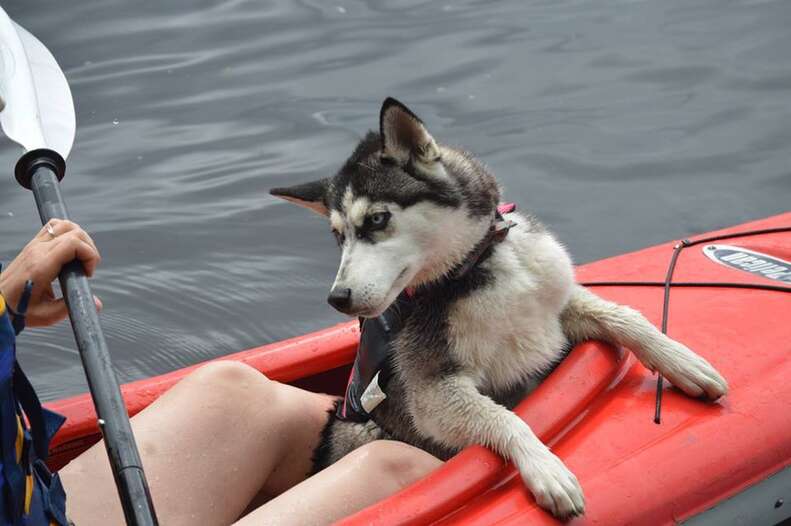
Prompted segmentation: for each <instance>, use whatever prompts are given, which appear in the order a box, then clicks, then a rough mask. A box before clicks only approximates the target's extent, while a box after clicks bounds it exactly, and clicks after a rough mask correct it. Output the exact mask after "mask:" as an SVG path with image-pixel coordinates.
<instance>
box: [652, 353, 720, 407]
mask: <svg viewBox="0 0 791 526" xmlns="http://www.w3.org/2000/svg"><path fill="white" fill-rule="evenodd" d="M653 362H654V363H653V364H650V365H653V367H652V369H655V370H656V371H658V372H659V373H660V374H661V375H662V376H664V377H666V378H667V379H668V380H670V382H671V383H672V384H673V385H675V386H676V387H678V388H679V389H681V390H682V391H684V392H685V393H686V394H687V395H689V396H692V397H701V396H705V397H706V398H708V399H710V400H716V399H718V398H720V397H721V396H725V395H726V394H727V393H728V382H726V381H725V378H723V377H722V375H720V373H718V372H717V370H716V369H714V367H712V366H711V364H709V362H707V361H706V360H704V359H703V358H701V357H700V356H698V355H697V354H695V353H694V352H692V351H690V350H689V349H688V348H687V347H686V346H685V345H683V344H681V343H679V342H677V341H675V340H671V339H670V338H666V339H665V341H664V342H663V345H662V350H661V352H658V353H657V354H656V359H655V360H653ZM650 365H649V366H650Z"/></svg>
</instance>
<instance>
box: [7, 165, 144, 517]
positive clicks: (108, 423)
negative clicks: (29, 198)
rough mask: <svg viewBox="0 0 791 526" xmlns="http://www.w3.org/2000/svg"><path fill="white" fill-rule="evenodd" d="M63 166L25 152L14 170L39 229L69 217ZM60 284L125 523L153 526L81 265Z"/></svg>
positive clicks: (68, 269)
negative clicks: (29, 192)
mask: <svg viewBox="0 0 791 526" xmlns="http://www.w3.org/2000/svg"><path fill="white" fill-rule="evenodd" d="M36 154H38V155H36ZM64 165H65V163H64V162H63V159H62V158H61V157H60V156H59V155H58V154H56V153H55V152H52V151H51V150H34V151H32V152H29V153H28V154H26V155H25V156H24V157H23V158H22V159H20V163H19V165H17V179H18V180H19V182H20V183H21V184H22V185H23V186H25V187H26V188H29V189H31V190H32V191H33V195H34V196H35V199H36V205H37V206H38V213H39V216H41V224H42V225H44V224H46V223H47V222H48V221H49V220H50V219H68V217H69V215H68V213H67V211H66V204H65V203H64V202H63V197H62V196H61V193H60V179H62V178H63V169H64V168H65V166H64ZM59 280H60V286H61V290H62V291H63V297H64V298H65V300H66V305H67V307H68V309H69V318H70V319H71V326H72V329H73V330H74V338H75V339H76V341H77V348H78V349H79V351H80V358H81V359H82V364H83V368H84V369H85V376H86V377H87V379H88V386H89V388H90V390H91V397H92V398H93V403H94V406H95V407H96V414H97V416H98V418H99V420H98V423H99V428H100V429H101V432H102V435H103V436H104V444H105V447H106V448H107V456H108V457H109V458H110V466H111V467H112V471H113V477H114V478H115V484H116V486H117V488H118V494H119V496H120V498H121V505H122V506H123V509H124V516H125V518H126V523H127V524H128V525H133V526H154V525H157V524H158V521H157V517H156V512H155V511H154V505H153V503H152V501H151V493H150V492H149V489H148V482H147V481H146V477H145V473H144V472H143V467H142V463H141V461H140V454H139V453H138V450H137V445H136V444H135V438H134V435H132V427H131V425H130V424H129V416H128V414H127V412H126V406H125V405H124V401H123V398H122V397H121V389H120V387H119V385H118V378H117V377H116V376H115V372H114V371H113V367H112V364H111V363H110V353H109V351H108V349H107V342H106V341H105V339H104V333H103V332H102V327H101V325H100V324H99V315H98V313H97V312H96V305H95V303H94V299H93V293H92V292H91V286H90V284H89V283H88V278H87V277H85V270H84V269H83V267H82V264H81V263H80V262H79V261H78V260H74V261H72V262H70V263H68V264H66V265H65V266H64V267H63V269H62V270H61V272H60V275H59Z"/></svg>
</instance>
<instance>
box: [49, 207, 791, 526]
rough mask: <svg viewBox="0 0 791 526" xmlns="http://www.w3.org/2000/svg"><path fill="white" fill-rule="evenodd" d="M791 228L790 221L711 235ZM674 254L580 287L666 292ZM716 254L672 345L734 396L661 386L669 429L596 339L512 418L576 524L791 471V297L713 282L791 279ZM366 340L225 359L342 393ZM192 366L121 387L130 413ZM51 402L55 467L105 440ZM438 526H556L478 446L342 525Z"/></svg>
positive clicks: (308, 339)
mask: <svg viewBox="0 0 791 526" xmlns="http://www.w3.org/2000/svg"><path fill="white" fill-rule="evenodd" d="M788 226H791V213H786V214H781V215H778V216H774V217H770V218H767V219H764V220H760V221H755V222H752V223H747V224H744V225H739V226H736V227H732V228H729V229H725V230H722V231H719V232H715V233H709V234H705V235H706V236H710V235H714V234H717V235H719V234H730V233H734V232H745V231H752V230H763V229H773V228H778V227H788ZM722 243H727V245H728V246H730V247H736V248H741V249H744V250H745V251H752V253H754V254H759V255H760V254H763V255H766V256H767V257H771V258H773V261H774V263H775V264H776V265H780V266H782V263H783V262H788V261H791V232H772V233H766V234H762V235H749V236H748V235H746V236H741V237H736V238H732V239H729V240H727V242H724V241H723V242H720V244H722ZM675 245H676V244H675V243H666V244H662V245H658V246H656V247H651V248H647V249H644V250H640V251H637V252H634V253H631V254H625V255H622V256H617V257H614V258H608V259H605V260H601V261H597V262H594V263H590V264H587V265H583V266H580V267H578V269H577V278H578V280H579V281H580V282H583V283H584V282H662V281H664V279H665V274H666V272H667V267H668V263H669V261H670V258H671V255H672V253H673V249H674V246H675ZM708 246H709V244H706V245H700V246H691V247H689V248H687V249H685V250H683V251H682V253H681V254H680V256H679V258H678V263H677V266H676V269H675V273H674V281H675V282H684V283H707V284H709V286H705V287H701V286H694V287H684V288H680V287H679V288H672V291H671V295H670V304H669V309H668V320H667V321H668V334H669V335H670V336H671V337H673V338H675V339H677V340H679V341H681V342H683V343H684V344H686V345H687V346H688V347H690V348H691V349H693V350H694V351H695V352H697V353H699V354H700V355H701V356H703V357H704V358H706V359H707V360H708V361H709V362H710V363H712V365H714V366H715V367H716V368H717V369H718V370H719V371H720V372H721V373H722V374H723V375H724V376H725V377H726V378H727V379H728V381H729V384H730V389H731V391H730V393H729V394H728V396H726V397H725V398H724V399H723V400H720V401H718V402H716V403H705V402H703V401H700V400H694V399H690V398H688V397H686V396H684V395H683V394H682V393H680V392H679V391H677V390H676V389H674V388H672V386H668V385H665V389H664V391H663V395H664V396H663V410H662V422H661V424H659V425H657V424H655V423H654V421H653V416H654V400H655V398H654V395H655V386H656V377H655V376H654V375H652V373H651V372H650V371H648V370H646V369H645V368H644V367H643V366H642V365H640V364H639V363H637V362H636V360H634V358H633V357H632V356H631V355H630V354H629V353H627V352H626V351H625V350H623V349H615V348H612V347H610V346H608V345H605V344H603V343H601V342H587V343H584V344H582V345H579V346H577V347H576V348H575V349H574V350H573V351H572V352H571V353H570V355H569V356H568V357H567V358H566V360H564V362H563V363H561V365H560V366H558V368H557V369H556V370H555V371H554V372H553V373H552V374H551V375H550V376H549V377H548V378H547V379H546V381H545V382H544V383H542V385H541V386H539V388H538V389H537V390H536V391H535V392H533V393H532V394H531V395H530V396H528V397H527V398H526V399H525V400H524V401H523V402H522V403H521V404H519V405H518V406H517V408H516V409H515V411H516V412H517V414H518V415H519V416H520V417H522V418H523V419H525V420H526V421H527V422H528V423H529V424H530V425H531V427H532V428H533V430H534V431H535V432H536V434H537V435H538V436H540V437H541V439H542V440H544V441H545V442H546V443H548V444H550V446H551V447H552V449H553V451H554V452H555V453H556V454H558V456H560V457H561V458H562V459H563V460H564V462H565V463H566V464H567V465H568V466H569V468H570V469H571V470H572V471H573V472H574V473H575V474H576V475H577V477H578V478H579V480H580V483H581V484H582V487H583V490H584V491H585V495H586V514H585V516H584V517H581V518H578V519H575V520H574V521H573V522H574V523H575V524H576V523H579V524H607V525H609V524H647V523H650V524H675V523H677V522H679V521H683V520H685V519H687V518H690V517H693V516H695V515H697V514H699V513H701V512H703V511H704V510H707V509H708V508H711V507H712V506H714V505H716V504H717V503H720V502H722V501H723V500H724V499H726V498H728V497H731V496H733V495H735V494H738V493H739V492H741V491H743V490H745V489H746V488H748V487H750V486H752V485H754V484H756V483H758V482H760V481H762V480H765V479H767V478H768V477H769V476H771V475H772V474H775V473H779V472H782V471H783V470H784V469H786V468H789V466H791V413H790V412H789V411H788V410H787V402H786V401H787V400H789V399H791V382H788V378H791V361H789V360H788V357H789V354H791V324H789V323H788V320H789V314H791V294H787V293H783V292H782V291H773V290H765V289H764V290H760V289H750V288H732V287H731V288H728V287H723V286H715V285H714V283H730V284H733V283H735V284H741V285H764V286H767V285H771V286H781V287H782V286H787V287H789V288H791V284H789V283H786V282H784V281H782V279H779V280H778V279H777V278H771V277H768V275H769V274H770V271H771V270H772V268H771V267H767V266H766V265H767V264H768V263H765V264H762V263H761V261H751V260H746V259H744V258H742V259H738V257H736V256H733V257H732V258H731V263H733V262H734V261H735V262H736V263H734V264H726V263H728V262H727V261H726V262H725V263H722V262H719V261H716V260H714V259H712V258H711V257H710V256H711V252H713V251H714V250H715V249H713V248H707V247H708ZM706 250H708V253H707V252H706ZM729 257H730V256H729ZM745 257H746V256H745ZM734 258H735V259H734ZM778 262H779V263H778ZM737 263H738V264H737ZM748 263H749V264H748ZM739 265H741V267H740V266H739ZM748 268H749V269H752V271H748V270H747V269H748ZM755 269H758V271H755ZM761 269H764V273H763V274H761V272H760V270H761ZM766 269H769V270H766ZM789 270H791V267H789ZM778 272H779V273H781V271H776V272H775V274H778ZM778 275H779V274H778ZM594 290H595V291H596V292H597V293H598V294H600V295H602V296H603V297H605V298H607V299H610V300H613V301H617V302H619V303H623V304H626V305H630V306H632V307H634V308H636V309H637V310H639V311H641V312H642V313H643V314H644V315H645V316H646V317H647V318H648V319H649V320H651V321H652V322H653V323H654V324H656V325H657V326H660V324H661V319H662V308H663V295H664V290H663V288H662V287H656V286H648V285H647V286H634V285H629V286H627V285H623V286H617V285H607V286H596V287H594ZM786 292H787V291H786ZM783 320H785V322H783ZM358 339H359V332H358V330H357V323H356V322H349V323H345V324H340V325H337V326H335V327H331V328H328V329H324V330H322V331H318V332H315V333H311V334H307V335H304V336H299V337H296V338H293V339H289V340H285V341H282V342H277V343H273V344H270V345H265V346H263V347H258V348H255V349H250V350H247V351H243V352H241V353H237V354H234V355H230V356H226V357H224V358H222V359H223V360H236V361H241V362H244V363H247V364H249V365H250V366H252V367H254V368H256V369H258V370H259V371H262V372H263V373H265V374H266V375H267V376H268V377H270V378H272V379H274V380H278V381H282V382H288V383H293V384H296V385H299V386H301V387H304V388H307V389H311V390H315V391H322V392H330V393H335V394H341V393H342V392H343V389H344V387H345V385H346V378H347V375H348V371H349V368H350V365H351V362H352V361H353V359H354V354H355V350H356V344H357V341H358ZM196 367H199V365H196V366H193V367H189V368H185V369H182V370H179V371H174V372H172V373H169V374H165V375H162V376H158V377H155V378H149V379H146V380H141V381H138V382H133V383H130V384H127V385H125V386H123V388H122V391H123V394H124V398H125V400H126V403H127V407H128V409H129V413H130V415H134V414H136V413H138V412H139V411H141V410H142V409H144V408H145V407H147V406H148V405H149V404H150V403H151V402H152V401H154V400H155V399H156V398H157V397H158V396H160V395H161V394H162V393H163V392H164V391H166V390H167V389H168V388H170V387H171V386H172V385H173V384H175V383H176V382H177V381H178V380H179V379H181V378H183V377H184V376H185V375H187V374H189V373H190V372H191V371H192V370H194V369H195V368H196ZM47 406H48V407H49V408H50V409H53V410H55V411H58V412H60V413H62V414H64V415H65V416H67V418H68V420H67V422H66V424H65V425H64V427H63V429H62V430H61V431H60V432H59V434H58V435H57V436H56V437H55V439H54V441H53V445H52V451H51V458H50V463H51V465H52V466H53V467H54V468H58V467H61V466H63V465H64V464H66V463H67V462H68V461H69V460H71V459H72V458H74V457H75V456H77V455H78V454H79V453H81V452H82V451H84V450H85V449H86V448H87V447H90V445H92V444H94V443H95V442H96V441H97V440H98V439H99V432H98V427H97V425H96V416H95V412H94V410H93V406H92V404H91V401H90V399H89V398H88V397H87V395H82V396H77V397H74V398H69V399H66V400H61V401H58V402H54V403H51V404H47ZM788 497H791V495H789V496H788ZM789 514H791V513H789ZM432 522H438V523H442V524H526V523H530V524H556V523H557V521H556V520H555V519H553V518H552V517H551V516H549V515H548V514H547V513H546V512H544V511H543V510H541V509H540V508H538V507H537V506H536V504H535V502H534V500H533V499H532V497H531V496H530V494H529V492H528V491H527V490H526V489H525V488H524V485H523V484H522V482H521V480H520V479H519V477H518V475H517V473H516V472H515V470H514V469H513V468H512V467H511V466H510V465H508V464H506V463H505V462H504V461H503V460H502V459H501V458H500V457H498V456H497V455H495V454H493V453H491V452H490V451H488V450H487V449H485V448H483V447H479V446H475V447H470V448H467V449H465V450H464V451H463V452H461V453H460V454H458V455H457V456H456V457H454V458H453V459H451V460H450V461H448V462H446V463H445V465H444V466H442V467H441V468H439V469H438V470H436V471H435V472H434V473H432V474H430V475H429V476H428V477H426V478H424V479H423V480H421V481H419V482H417V483H416V484H413V485H412V486H410V487H408V488H406V489H404V490H403V491H401V492H399V493H398V494H396V495H394V496H392V497H390V498H388V499H386V500H385V501H383V502H381V503H378V504H376V505H374V506H371V507H369V508H367V509H365V510H363V511H361V512H359V513H357V514H355V515H354V516H352V517H348V518H346V519H344V521H342V523H343V524H349V525H351V524H358V525H362V524H381V525H385V524H388V525H391V524H426V523H432Z"/></svg>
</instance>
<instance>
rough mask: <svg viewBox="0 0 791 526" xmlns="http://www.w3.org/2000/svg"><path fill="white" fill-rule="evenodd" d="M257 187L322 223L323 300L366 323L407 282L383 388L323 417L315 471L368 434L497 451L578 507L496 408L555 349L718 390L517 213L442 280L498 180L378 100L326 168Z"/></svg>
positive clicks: (692, 358)
mask: <svg viewBox="0 0 791 526" xmlns="http://www.w3.org/2000/svg"><path fill="white" fill-rule="evenodd" d="M272 194H273V195H276V196H278V197H281V198H283V199H286V200H289V201H292V202H295V203H297V204H300V205H302V206H306V207H308V208H310V209H312V210H314V211H316V212H318V213H320V214H322V215H324V216H327V217H328V218H329V221H330V225H331V227H332V229H333V232H334V233H335V235H336V237H337V239H338V242H339V244H340V246H341V248H342V256H341V262H340V268H339V270H338V274H337V277H336V279H335V283H334V284H333V288H332V291H331V294H330V301H331V303H333V304H334V306H336V308H338V309H339V310H341V311H343V312H345V313H347V314H350V315H354V316H363V317H375V316H378V315H379V314H381V313H382V312H383V311H384V310H385V309H386V308H387V307H388V306H389V305H390V304H391V303H392V302H393V301H394V300H395V298H396V297H397V296H398V295H399V294H400V293H401V292H402V291H403V290H404V289H405V288H407V287H411V288H413V289H414V290H415V308H414V311H413V312H412V314H411V315H410V316H409V318H408V319H407V320H406V323H405V326H404V329H403V330H402V332H401V333H400V334H399V335H398V337H397V339H396V340H395V341H394V343H393V346H394V348H393V366H394V376H393V378H392V380H391V382H390V384H389V385H388V388H387V398H386V399H385V401H384V402H383V403H381V404H380V405H379V406H377V407H376V408H375V409H374V410H373V413H372V416H373V421H371V422H368V423H365V424H359V423H352V422H346V421H340V420H336V419H334V418H331V420H332V421H331V422H330V423H329V424H328V426H327V428H326V429H325V431H324V434H323V437H322V443H321V445H320V446H319V450H318V451H317V453H316V461H317V468H318V469H320V468H322V467H325V466H326V465H329V464H331V463H332V462H335V461H336V460H338V459H339V458H341V457H342V456H344V455H346V454H347V453H349V452H350V451H352V450H353V449H355V448H357V447H359V446H360V445H362V444H364V443H366V442H369V441H371V440H374V439H377V438H383V437H388V438H394V439H398V440H403V441H405V442H408V443H410V444H413V445H416V446H418V447H421V448H423V449H425V450H427V451H429V452H431V453H433V454H435V455H437V456H438V457H439V458H442V459H447V458H449V457H450V456H452V455H453V454H455V453H456V452H458V451H459V450H460V449H462V448H464V447H466V446H469V445H471V444H482V445H484V446H488V447H490V448H491V449H493V450H494V451H496V452H498V453H499V454H501V455H502V456H504V457H505V458H507V459H510V460H511V461H513V463H514V464H515V465H516V467H517V468H518V469H519V472H520V473H521V475H522V479H523V480H524V482H525V484H526V485H527V487H528V488H529V489H530V491H531V492H532V493H533V495H534V496H535V498H536V500H537V502H538V503H539V504H540V505H541V506H542V507H544V508H545V509H547V510H549V511H551V512H552V513H553V514H555V515H556V516H558V517H561V518H565V517H570V516H574V515H580V514H582V513H583V512H584V507H585V504H584V497H583V493H582V489H581V488H580V485H579V482H578V481H577V479H576V477H575V476H574V475H573V474H572V473H571V472H570V471H569V470H568V469H567V468H566V466H565V465H564V464H563V462H562V461H561V460H560V459H559V458H558V457H556V456H555V455H554V454H553V453H552V452H551V451H550V450H549V449H548V448H547V447H546V446H545V445H544V444H543V443H541V441H540V440H539V439H538V438H537V437H536V435H535V434H534V433H533V432H532V431H531V429H530V427H529V426H528V425H527V424H526V423H525V422H524V421H522V420H521V419H520V418H519V417H517V416H516V415H515V414H514V413H513V412H512V411H511V410H510V408H511V407H513V405H514V403H515V402H517V401H518V400H519V399H521V397H522V396H523V395H524V394H525V393H526V392H527V391H529V389H531V388H532V387H534V386H535V384H536V383H537V382H538V381H539V380H540V378H542V377H543V376H544V375H545V374H546V373H547V372H548V371H549V370H550V369H551V368H552V367H553V366H554V365H555V364H556V363H557V362H558V361H559V360H560V359H561V358H562V356H563V353H564V352H565V350H566V349H568V347H569V345H572V344H574V343H576V342H580V341H583V340H587V339H593V338H595V339H601V340H605V341H608V342H611V343H613V344H615V345H623V346H625V347H627V348H629V349H631V350H632V351H633V352H634V353H635V355H636V356H637V357H638V358H639V359H640V361H641V362H642V363H643V364H644V365H646V366H647V367H648V368H650V369H651V370H654V371H659V372H660V373H661V374H663V375H664V376H665V377H667V378H668V379H669V380H670V381H671V382H672V383H673V384H674V385H676V386H677V387H679V388H680V389H682V390H683V391H684V392H685V393H687V394H688V395H690V396H706V397H708V398H710V399H716V398H718V397H720V396H722V395H724V394H725V393H726V392H727V389H728V386H727V383H726V382H725V380H724V379H723V378H722V377H721V376H720V375H719V374H718V373H717V371H716V370H714V368H713V367H712V366H711V365H709V364H708V363H707V362H706V360H704V359H703V358H701V357H699V356H697V355H696V354H694V353H693V352H692V351H690V350H689V349H688V348H687V347H685V346H684V345H683V344H681V343H679V342H676V341H674V340H671V339H670V338H668V337H667V336H665V335H663V334H662V333H660V332H659V331H658V330H657V329H656V328H655V327H654V326H653V325H652V324H651V323H649V322H648V321H647V320H646V319H645V318H644V317H643V316H642V315H641V314H640V313H639V312H637V311H635V310H633V309H631V308H629V307H625V306H621V305H616V304H614V303H611V302H609V301H606V300H604V299H601V298H599V297H598V296H596V295H594V294H593V293H591V292H589V291H588V290H586V289H585V288H583V287H581V286H579V285H577V284H575V281H574V270H573V266H572V262H571V259H570V258H569V256H568V254H567V253H566V250H565V249H564V248H563V246H562V245H561V244H560V243H559V242H558V241H557V240H556V239H555V238H554V237H553V236H552V234H551V233H550V232H548V231H547V230H546V229H545V228H544V227H543V226H542V225H541V224H540V223H539V222H538V221H537V220H536V219H535V218H533V217H531V216H529V215H524V214H513V215H509V216H508V217H509V219H512V220H514V221H515V222H516V226H515V227H514V228H512V229H511V231H510V232H509V234H508V236H507V237H506V238H505V241H503V242H502V243H499V244H497V245H494V246H493V247H492V248H491V249H490V250H488V251H487V252H486V253H485V257H484V258H483V260H482V261H481V262H480V263H479V264H478V265H476V266H474V267H473V268H472V270H470V271H469V272H467V273H466V274H464V275H463V276H461V277H460V278H458V279H452V278H451V276H453V271H454V269H457V268H459V267H460V265H461V264H462V262H464V261H465V259H466V258H467V257H468V255H469V254H471V253H473V251H474V249H475V248H476V246H477V244H478V243H479V242H481V240H482V239H483V238H484V236H485V235H486V233H487V230H488V229H489V227H490V225H491V223H492V220H493V217H494V214H495V209H496V206H497V204H498V202H499V200H500V190H499V187H498V185H497V183H496V181H495V179H494V177H493V176H492V175H491V174H490V173H489V172H488V171H487V170H486V168H484V167H483V165H482V164H481V163H479V162H478V161H477V160H475V158H473V157H472V155H470V154H469V153H467V152H464V151H461V150H458V149H455V148H451V147H448V146H444V145H441V144H439V143H437V142H436V141H435V140H434V138H433V137H432V136H431V135H430V134H429V132H428V130H427V129H426V128H425V126H424V125H423V123H422V122H421V120H420V119H419V118H418V117H416V116H415V115H414V114H413V113H412V112H411V111H410V110H409V109H407V108H406V107H405V106H404V105H403V104H401V103H399V102H398V101H396V100H394V99H387V100H386V101H385V102H384V105H383V106H382V109H381V114H380V130H379V133H374V132H370V133H369V134H368V135H367V136H366V137H365V138H364V139H362V141H361V142H360V143H359V145H358V146H357V148H356V149H355V150H354V152H353V153H352V155H351V157H349V159H348V160H347V161H346V163H345V164H344V165H343V167H342V168H341V169H340V171H339V172H338V173H337V174H336V175H335V176H334V177H331V178H327V179H322V180H320V181H316V182H312V183H307V184H301V185H297V186H293V187H290V188H278V189H274V190H272ZM339 291H340V292H339ZM339 297H340V300H338V298H339Z"/></svg>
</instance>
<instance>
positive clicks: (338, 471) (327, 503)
mask: <svg viewBox="0 0 791 526" xmlns="http://www.w3.org/2000/svg"><path fill="white" fill-rule="evenodd" d="M441 464H442V462H441V461H440V460H439V459H437V458H435V457H433V456H431V455H429V454H428V453H426V452H425V451H422V450H420V449H417V448H414V447H412V446H409V445H407V444H404V443H402V442H394V441H389V440H378V441H376V442H371V443H370V444H367V445H365V446H362V447H361V448H359V449H356V450H355V451H352V452H351V453H349V454H348V455H346V456H345V457H343V458H342V459H341V460H339V461H338V462H336V463H335V464H333V465H331V466H330V467H328V468H327V469H325V470H323V471H321V472H319V473H317V474H316V475H313V476H312V477H310V478H309V479H307V480H305V481H303V482H301V483H300V484H297V485H296V486H294V487H293V488H291V489H290V490H288V491H286V492H285V493H283V494H282V495H280V496H279V497H276V498H274V499H272V500H270V501H269V502H267V503H266V504H264V505H263V506H261V507H260V508H258V509H257V510H255V511H253V512H252V513H250V514H249V515H247V516H245V517H243V518H242V519H240V520H239V521H238V522H236V523H235V524H234V526H261V525H268V524H272V525H278V526H291V525H293V526H314V525H316V526H318V525H324V524H331V523H333V522H335V521H337V520H338V519H340V518H342V517H345V516H347V515H350V514H352V513H354V512H356V511H359V510H361V509H363V508H365V507H366V506H369V505H371V504H373V503H374V502H377V501H379V500H382V499H383V498H385V497H387V496H389V495H392V494H393V493H395V492H396V491H398V490H400V489H402V488H404V487H406V486H407V485H409V484H411V483H413V482H415V481H416V480H418V479H420V478H422V477H423V476H425V475H426V474H428V473H429V472H431V471H432V470H434V469H436V468H437V467H438V466H440V465H441Z"/></svg>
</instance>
